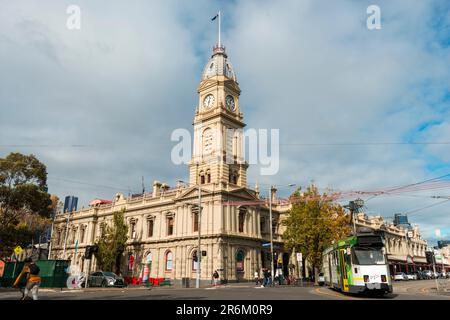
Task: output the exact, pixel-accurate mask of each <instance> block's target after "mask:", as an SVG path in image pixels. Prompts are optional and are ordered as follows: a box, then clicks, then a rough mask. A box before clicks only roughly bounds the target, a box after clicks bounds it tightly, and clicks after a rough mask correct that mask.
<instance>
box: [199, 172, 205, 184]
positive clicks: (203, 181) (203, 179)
mask: <svg viewBox="0 0 450 320" xmlns="http://www.w3.org/2000/svg"><path fill="white" fill-rule="evenodd" d="M200 184H205V174H204V173H203V171H202V172H200Z"/></svg>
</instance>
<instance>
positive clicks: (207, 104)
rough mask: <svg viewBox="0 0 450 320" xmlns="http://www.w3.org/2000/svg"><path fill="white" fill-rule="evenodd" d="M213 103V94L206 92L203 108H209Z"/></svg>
mask: <svg viewBox="0 0 450 320" xmlns="http://www.w3.org/2000/svg"><path fill="white" fill-rule="evenodd" d="M213 105H214V96H213V95H212V94H208V95H207V96H206V97H205V99H204V100H203V106H204V107H205V109H209V108H211V107H212V106H213Z"/></svg>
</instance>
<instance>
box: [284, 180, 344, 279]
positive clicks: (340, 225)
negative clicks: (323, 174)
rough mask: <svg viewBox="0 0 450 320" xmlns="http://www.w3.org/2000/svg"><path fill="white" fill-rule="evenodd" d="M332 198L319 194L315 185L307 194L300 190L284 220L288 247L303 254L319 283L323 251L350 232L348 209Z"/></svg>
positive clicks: (292, 199) (308, 189)
mask: <svg viewBox="0 0 450 320" xmlns="http://www.w3.org/2000/svg"><path fill="white" fill-rule="evenodd" d="M333 198H334V196H333V195H327V194H326V193H324V194H320V193H319V191H318V190H317V188H316V187H315V186H314V185H312V186H310V187H308V188H307V190H306V192H304V193H300V189H298V190H296V191H295V192H294V193H293V194H292V196H291V202H292V208H291V210H290V211H289V213H288V216H287V218H286V219H285V220H284V221H283V224H284V225H285V226H286V231H285V232H284V234H283V239H284V240H285V244H286V246H287V248H288V249H291V250H292V249H295V251H296V252H301V253H302V254H303V256H304V257H305V259H306V260H307V261H308V262H309V264H310V265H311V266H312V268H313V270H314V275H315V280H316V282H317V279H318V273H319V270H320V268H321V267H322V252H323V251H324V250H325V249H326V248H327V247H328V246H330V245H331V244H332V242H333V241H336V240H338V239H341V238H343V237H346V236H347V235H348V234H349V232H350V225H349V223H348V217H347V216H346V214H345V210H344V208H343V207H342V206H340V205H339V204H337V203H335V202H333Z"/></svg>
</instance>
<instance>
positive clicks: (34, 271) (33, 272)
mask: <svg viewBox="0 0 450 320" xmlns="http://www.w3.org/2000/svg"><path fill="white" fill-rule="evenodd" d="M28 268H30V274H31V275H33V276H37V275H38V274H39V272H40V271H41V269H40V268H39V267H38V266H37V265H36V264H35V263H31V264H30V265H29V266H28Z"/></svg>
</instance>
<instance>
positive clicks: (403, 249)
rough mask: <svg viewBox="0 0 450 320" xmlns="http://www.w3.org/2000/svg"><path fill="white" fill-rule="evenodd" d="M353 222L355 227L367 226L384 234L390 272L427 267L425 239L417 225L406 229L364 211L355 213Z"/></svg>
mask: <svg viewBox="0 0 450 320" xmlns="http://www.w3.org/2000/svg"><path fill="white" fill-rule="evenodd" d="M355 223H356V226H357V228H369V229H372V230H374V231H377V232H380V233H381V234H382V235H383V236H384V239H385V248H386V253H387V257H388V260H389V264H390V266H391V273H392V272H400V271H402V272H410V271H414V270H418V268H425V267H428V264H427V259H426V254H425V252H426V250H427V241H426V240H424V239H422V237H421V235H420V232H419V228H418V227H417V226H416V227H413V228H412V229H410V230H408V229H405V228H400V227H397V226H395V225H394V224H393V223H388V222H387V221H385V220H384V219H383V218H382V217H381V216H374V217H369V216H367V215H366V214H364V213H359V214H357V216H356V218H355Z"/></svg>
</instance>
